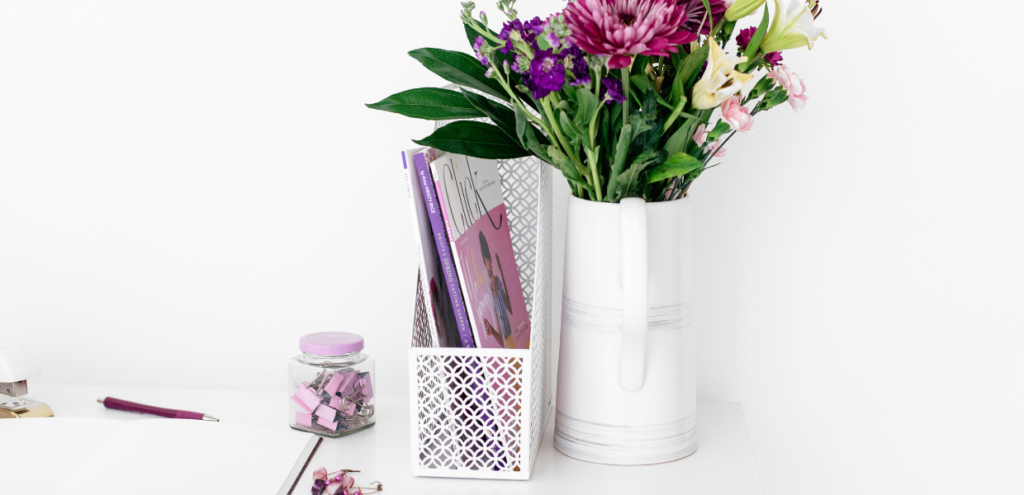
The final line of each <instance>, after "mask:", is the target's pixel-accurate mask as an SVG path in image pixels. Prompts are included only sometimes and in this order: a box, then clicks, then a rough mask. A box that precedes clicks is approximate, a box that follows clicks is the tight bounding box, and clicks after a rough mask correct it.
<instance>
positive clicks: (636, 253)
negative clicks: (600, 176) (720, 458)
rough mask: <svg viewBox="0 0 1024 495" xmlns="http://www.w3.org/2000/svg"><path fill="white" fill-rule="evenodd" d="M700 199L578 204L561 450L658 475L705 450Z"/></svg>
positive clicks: (570, 241) (572, 210)
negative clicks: (697, 246) (697, 284)
mask: <svg viewBox="0 0 1024 495" xmlns="http://www.w3.org/2000/svg"><path fill="white" fill-rule="evenodd" d="M690 210H691V206H690V200H689V199H687V198H683V199H679V200H675V201H666V202H660V203H646V202H644V201H643V200H642V199H639V198H627V199H624V200H622V201H621V202H620V203H618V204H613V203H599V202H595V201H587V200H582V199H579V198H575V197H570V198H569V207H568V213H567V220H566V241H565V281H564V286H563V292H562V337H561V347H560V351H559V357H558V400H557V402H556V416H555V448H556V449H558V451H559V452H562V453H563V454H565V455H567V456H569V457H574V458H576V459H580V460H584V461H590V462H596V463H602V464H616V465H641V464H656V463H662V462H668V461H674V460H676V459H681V458H683V457H686V456H688V455H690V454H692V453H693V452H694V451H695V450H696V449H697V438H696V432H695V427H696V406H697V396H696V380H695V373H696V370H695V366H694V364H695V363H694V359H695V350H694V329H693V305H692V300H693V261H692V260H693V251H692V237H693V229H692V219H691V212H690Z"/></svg>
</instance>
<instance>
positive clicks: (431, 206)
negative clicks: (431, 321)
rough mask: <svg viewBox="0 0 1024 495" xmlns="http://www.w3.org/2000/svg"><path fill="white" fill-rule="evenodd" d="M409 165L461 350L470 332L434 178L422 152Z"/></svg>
mask: <svg viewBox="0 0 1024 495" xmlns="http://www.w3.org/2000/svg"><path fill="white" fill-rule="evenodd" d="M413 162H414V163H415V164H416V177H417V178H418V179H419V183H420V188H422V189H423V201H424V202H426V203H427V216H429V217H430V230H432V231H433V233H434V241H435V243H436V244H437V254H438V256H439V257H440V258H441V269H442V270H444V280H445V283H446V284H448V295H450V296H451V299H452V309H453V310H454V311H455V321H456V323H457V324H458V327H459V338H460V339H461V340H462V347H475V346H474V345H473V330H472V329H471V328H470V326H469V317H468V316H467V315H466V305H465V303H463V301H462V288H461V287H459V276H458V274H456V273H455V260H454V259H453V258H452V251H451V244H449V243H448V234H447V233H445V229H444V219H443V218H441V208H440V205H438V203H437V194H436V193H435V191H434V179H433V177H432V176H431V175H430V167H429V166H428V164H427V159H426V157H424V156H423V153H416V155H415V156H414V157H413Z"/></svg>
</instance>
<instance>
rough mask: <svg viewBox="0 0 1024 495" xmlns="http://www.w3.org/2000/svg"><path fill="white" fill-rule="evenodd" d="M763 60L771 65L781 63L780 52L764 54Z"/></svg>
mask: <svg viewBox="0 0 1024 495" xmlns="http://www.w3.org/2000/svg"><path fill="white" fill-rule="evenodd" d="M764 61H765V62H768V64H769V65H771V66H772V67H775V66H778V65H782V52H771V53H766V54H764Z"/></svg>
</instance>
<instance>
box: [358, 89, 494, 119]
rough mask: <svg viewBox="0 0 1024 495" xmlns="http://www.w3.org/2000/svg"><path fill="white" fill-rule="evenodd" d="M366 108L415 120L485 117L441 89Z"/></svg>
mask: <svg viewBox="0 0 1024 495" xmlns="http://www.w3.org/2000/svg"><path fill="white" fill-rule="evenodd" d="M366 106H368V107H370V108H372V109H374V110H383V111H385V112H394V113H397V114H401V115H405V116H406V117H412V118H414V119H427V120H455V119H475V118H479V117H483V116H484V114H483V113H482V112H481V111H480V110H477V108H476V107H474V106H473V105H472V104H470V102H469V101H467V100H466V98H465V97H463V96H462V94H461V93H459V92H458V91H452V90H450V89H441V88H419V89H410V90H408V91H402V92H401V93H395V94H393V95H391V96H389V97H387V98H384V99H383V100H381V101H379V102H377V103H368V104H367V105H366Z"/></svg>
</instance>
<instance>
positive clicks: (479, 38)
mask: <svg viewBox="0 0 1024 495" xmlns="http://www.w3.org/2000/svg"><path fill="white" fill-rule="evenodd" d="M483 46H484V37H483V36H477V37H476V41H475V42H474V43H473V53H474V54H476V59H477V60H479V61H480V63H481V64H483V65H484V67H487V66H488V65H489V64H490V63H489V62H488V61H487V56H486V55H484V54H483V53H480V48H482V47H483Z"/></svg>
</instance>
